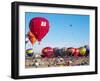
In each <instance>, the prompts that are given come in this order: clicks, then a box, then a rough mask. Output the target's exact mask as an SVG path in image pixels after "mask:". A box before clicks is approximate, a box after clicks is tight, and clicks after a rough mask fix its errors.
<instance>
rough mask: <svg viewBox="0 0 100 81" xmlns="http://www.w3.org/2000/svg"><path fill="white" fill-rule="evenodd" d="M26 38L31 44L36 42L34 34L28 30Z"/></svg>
mask: <svg viewBox="0 0 100 81" xmlns="http://www.w3.org/2000/svg"><path fill="white" fill-rule="evenodd" d="M28 38H29V40H30V42H31V43H32V44H34V43H35V42H36V38H35V36H34V34H32V32H28Z"/></svg>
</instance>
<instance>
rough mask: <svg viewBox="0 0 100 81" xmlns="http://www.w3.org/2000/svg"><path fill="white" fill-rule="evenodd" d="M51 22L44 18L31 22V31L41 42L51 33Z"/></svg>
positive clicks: (36, 18) (33, 19) (34, 19)
mask: <svg viewBox="0 0 100 81" xmlns="http://www.w3.org/2000/svg"><path fill="white" fill-rule="evenodd" d="M49 27H50V26H49V21H48V20H47V19H46V18H44V17H35V18H32V19H31V21H30V31H31V32H32V34H34V35H35V37H36V39H37V40H38V41H39V42H40V41H41V40H42V39H43V38H44V37H45V35H46V34H47V33H48V31H49Z"/></svg>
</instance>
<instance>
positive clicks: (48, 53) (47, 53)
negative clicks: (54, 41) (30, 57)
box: [42, 47, 53, 57]
mask: <svg viewBox="0 0 100 81" xmlns="http://www.w3.org/2000/svg"><path fill="white" fill-rule="evenodd" d="M42 53H43V55H44V56H45V57H51V56H52V55H53V48H51V47H45V48H44V49H43V50H42Z"/></svg>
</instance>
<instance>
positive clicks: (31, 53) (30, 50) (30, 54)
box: [26, 49, 33, 57]
mask: <svg viewBox="0 0 100 81" xmlns="http://www.w3.org/2000/svg"><path fill="white" fill-rule="evenodd" d="M26 56H27V57H32V56H33V49H27V50H26Z"/></svg>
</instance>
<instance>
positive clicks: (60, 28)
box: [25, 12, 90, 52]
mask: <svg viewBox="0 0 100 81" xmlns="http://www.w3.org/2000/svg"><path fill="white" fill-rule="evenodd" d="M38 16H39V17H44V18H46V19H48V21H49V23H50V30H49V32H48V33H47V35H46V36H45V37H44V38H43V39H42V41H41V44H40V45H39V44H38V42H36V43H35V44H34V46H32V45H30V44H31V43H30V44H27V45H26V47H27V48H30V47H33V49H35V50H36V52H38V51H40V50H41V49H42V48H43V47H46V46H50V47H59V48H62V47H80V46H84V45H87V44H89V21H90V18H89V16H88V15H74V14H50V13H32V12H26V13H25V22H26V30H25V32H26V34H27V32H28V31H29V22H30V20H31V19H32V18H34V17H38ZM70 25H72V26H70Z"/></svg>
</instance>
